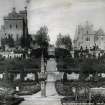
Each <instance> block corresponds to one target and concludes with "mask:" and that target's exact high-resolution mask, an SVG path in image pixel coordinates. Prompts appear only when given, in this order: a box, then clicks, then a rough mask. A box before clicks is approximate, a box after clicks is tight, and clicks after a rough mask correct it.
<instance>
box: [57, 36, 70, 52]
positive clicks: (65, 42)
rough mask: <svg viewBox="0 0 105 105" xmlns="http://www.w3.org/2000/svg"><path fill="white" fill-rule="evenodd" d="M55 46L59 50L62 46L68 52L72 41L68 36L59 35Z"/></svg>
mask: <svg viewBox="0 0 105 105" xmlns="http://www.w3.org/2000/svg"><path fill="white" fill-rule="evenodd" d="M56 46H57V47H58V48H59V47H61V46H64V47H65V48H66V49H68V50H69V51H70V50H71V49H72V41H71V38H70V35H64V36H63V35H62V34H59V35H58V37H57V40H56Z"/></svg>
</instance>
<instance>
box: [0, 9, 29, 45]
mask: <svg viewBox="0 0 105 105" xmlns="http://www.w3.org/2000/svg"><path fill="white" fill-rule="evenodd" d="M0 34H1V36H2V37H1V45H8V40H6V39H12V40H14V45H15V46H20V43H21V40H20V39H21V38H23V39H26V38H27V36H28V26H27V9H26V8H25V10H23V11H19V12H18V13H17V12H16V9H15V8H13V10H12V12H11V13H9V14H8V16H5V17H4V25H2V26H1V30H0ZM4 39H5V40H4ZM23 43H24V46H25V43H26V42H25V41H24V42H23Z"/></svg>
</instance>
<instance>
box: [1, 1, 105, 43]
mask: <svg viewBox="0 0 105 105" xmlns="http://www.w3.org/2000/svg"><path fill="white" fill-rule="evenodd" d="M13 6H15V7H16V8H17V11H18V10H22V9H24V6H25V0H0V25H1V24H3V21H2V20H3V16H5V15H7V14H8V12H10V11H11V10H12V7H13ZM28 20H29V21H28V25H29V32H30V33H35V32H36V31H37V30H38V29H39V28H40V26H43V25H47V26H48V29H49V36H50V38H51V43H54V42H55V40H56V36H57V35H58V34H59V33H62V34H70V36H71V38H72V39H73V38H74V35H75V29H76V25H78V24H84V22H85V21H87V20H88V21H89V22H90V23H92V24H93V25H94V28H95V29H97V28H102V29H103V30H104V31H105V0H31V1H30V4H29V5H28Z"/></svg>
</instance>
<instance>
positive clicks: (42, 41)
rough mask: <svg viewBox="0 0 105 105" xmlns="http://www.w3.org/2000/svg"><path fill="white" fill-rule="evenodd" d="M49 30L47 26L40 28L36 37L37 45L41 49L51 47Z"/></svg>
mask: <svg viewBox="0 0 105 105" xmlns="http://www.w3.org/2000/svg"><path fill="white" fill-rule="evenodd" d="M49 40H50V39H49V36H48V28H47V27H46V26H43V27H40V29H39V30H38V31H37V32H36V35H35V43H36V44H37V45H39V46H40V47H41V48H47V47H48V45H49Z"/></svg>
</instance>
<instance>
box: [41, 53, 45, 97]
mask: <svg viewBox="0 0 105 105" xmlns="http://www.w3.org/2000/svg"><path fill="white" fill-rule="evenodd" d="M45 78H46V75H45V63H44V58H43V54H42V58H41V73H40V79H41V96H42V97H46V83H45Z"/></svg>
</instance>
